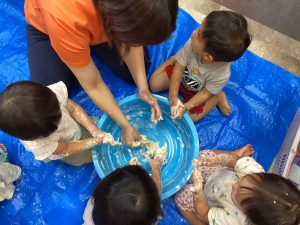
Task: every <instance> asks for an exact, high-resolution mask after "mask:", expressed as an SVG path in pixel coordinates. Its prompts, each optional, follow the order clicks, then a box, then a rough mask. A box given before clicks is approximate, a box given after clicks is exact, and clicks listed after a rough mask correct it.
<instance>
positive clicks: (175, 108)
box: [171, 99, 184, 120]
mask: <svg viewBox="0 0 300 225" xmlns="http://www.w3.org/2000/svg"><path fill="white" fill-rule="evenodd" d="M180 108H184V105H183V103H182V102H181V101H180V99H177V103H176V105H175V106H171V118H172V119H173V120H175V119H177V118H179V117H181V115H180V113H179V109H180Z"/></svg>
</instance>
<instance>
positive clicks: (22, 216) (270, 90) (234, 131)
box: [0, 0, 300, 225]
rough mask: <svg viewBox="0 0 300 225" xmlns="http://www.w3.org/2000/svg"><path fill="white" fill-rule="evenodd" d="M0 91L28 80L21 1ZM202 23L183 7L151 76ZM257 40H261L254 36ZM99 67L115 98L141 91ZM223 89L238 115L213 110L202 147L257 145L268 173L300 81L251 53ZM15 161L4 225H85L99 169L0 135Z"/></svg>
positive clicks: (4, 52)
mask: <svg viewBox="0 0 300 225" xmlns="http://www.w3.org/2000/svg"><path fill="white" fill-rule="evenodd" d="M0 15H1V17H0V52H1V54H0V76H1V81H0V90H1V91H2V90H3V89H4V88H5V87H6V86H7V85H8V84H10V83H12V82H15V81H19V80H27V79H29V71H28V64H27V50H26V35H25V20H24V17H23V2H22V1H17V0H2V1H0ZM197 26H198V24H197V23H196V22H195V21H194V20H193V19H192V18H191V17H190V16H189V15H188V14H187V13H186V12H184V11H183V10H180V12H179V15H178V23H177V30H176V32H174V34H173V35H172V38H171V39H170V40H168V41H166V42H165V43H163V44H161V45H158V46H150V47H149V50H150V55H151V60H152V65H151V67H150V70H149V73H148V75H149V74H151V72H153V70H154V69H155V68H156V67H157V66H158V65H159V64H161V63H162V62H163V61H164V60H166V59H167V58H168V57H169V56H171V55H173V54H174V53H175V52H176V51H178V49H180V48H181V47H182V46H183V45H184V43H185V41H186V40H187V39H188V38H189V36H190V34H191V32H192V31H193V30H194V29H196V27H197ZM254 38H255V37H254ZM97 63H98V66H99V65H100V72H101V74H102V75H103V78H104V80H105V82H106V83H107V84H108V86H109V87H110V89H111V91H112V93H113V94H114V96H115V97H116V99H118V100H119V99H122V98H123V97H124V96H127V95H131V94H133V93H136V88H135V87H134V86H130V85H128V84H126V83H125V82H123V81H122V80H120V79H119V78H117V77H116V76H115V75H114V74H112V72H110V70H109V69H108V68H107V67H105V66H103V65H101V62H97ZM231 70H232V75H231V79H230V82H229V83H228V85H227V86H226V88H225V92H226V94H227V96H228V100H229V103H230V106H231V107H232V114H231V115H230V116H229V117H224V116H222V115H221V114H220V112H219V111H218V110H217V109H214V110H213V111H212V112H211V113H209V114H208V115H207V116H206V117H205V118H204V119H203V120H201V121H200V122H198V123H197V124H196V127H197V131H198V134H199V141H200V148H201V149H207V148H210V149H228V150H233V149H235V148H237V147H240V146H242V145H244V144H246V143H251V144H252V145H253V146H254V148H255V150H256V153H255V155H254V157H255V159H256V160H257V161H258V162H259V163H261V164H262V165H263V166H264V168H265V169H268V168H269V166H270V164H271V162H272V160H273V158H274V157H275V155H276V153H277V152H278V150H279V148H280V146H281V144H282V141H283V139H284V136H285V133H286V131H287V128H288V126H289V124H290V122H291V120H292V119H293V116H294V114H295V112H296V109H297V108H298V107H299V106H300V79H299V78H297V77H295V76H293V75H292V74H290V73H289V72H287V71H285V70H283V69H281V68H280V67H278V66H276V65H274V64H272V63H270V62H268V61H266V60H264V59H261V58H259V57H257V56H256V55H254V54H252V53H251V52H249V51H247V52H246V53H245V54H244V56H243V57H242V58H241V59H239V60H238V61H236V62H234V63H232V66H231ZM71 97H72V98H73V99H75V101H77V102H78V103H79V104H80V105H81V106H82V107H83V108H84V109H85V110H86V111H87V112H88V113H89V114H90V115H94V116H97V117H101V115H102V112H101V111H100V110H99V109H97V107H96V106H95V105H94V104H93V103H92V102H91V100H90V99H89V98H88V97H87V95H86V94H85V93H84V92H83V91H82V89H81V88H80V87H78V88H77V89H76V90H75V91H74V92H73V93H71ZM0 143H4V144H6V146H7V147H8V151H9V157H10V159H11V161H12V163H14V164H16V165H19V166H20V167H21V168H22V175H21V178H20V179H19V180H18V181H17V182H16V192H15V195H14V197H13V199H12V200H10V201H4V202H1V203H0V224H1V225H6V224H22V225H26V224H47V225H48V224H61V225H64V224H70V225H71V224H72V225H74V224H81V223H82V214H83V210H84V207H85V204H86V201H87V199H88V198H89V196H90V195H91V193H92V190H93V188H94V187H95V185H96V184H97V182H99V177H98V175H97V173H96V171H95V170H94V166H93V165H92V164H91V165H87V166H82V167H72V166H69V165H67V164H64V163H60V162H51V163H48V164H45V163H43V162H39V161H36V160H34V157H33V155H32V154H31V153H29V152H27V151H25V150H24V148H23V147H22V145H21V144H20V143H19V141H18V140H16V139H14V138H12V137H10V136H8V135H6V134H4V133H3V132H0ZM163 206H164V212H165V216H164V218H163V219H162V220H161V222H160V224H175V225H176V224H178V225H179V224H188V223H187V222H186V221H185V219H184V218H183V217H182V216H181V215H180V213H179V211H178V210H177V209H176V207H175V205H174V200H173V198H169V199H166V200H165V201H163Z"/></svg>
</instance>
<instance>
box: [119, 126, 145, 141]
mask: <svg viewBox="0 0 300 225" xmlns="http://www.w3.org/2000/svg"><path fill="white" fill-rule="evenodd" d="M122 138H123V142H124V144H125V145H128V146H131V145H132V144H133V142H134V141H140V140H141V139H142V137H141V136H140V135H139V134H138V132H137V131H136V129H135V128H134V127H133V126H132V125H131V124H130V125H129V126H126V127H123V128H122Z"/></svg>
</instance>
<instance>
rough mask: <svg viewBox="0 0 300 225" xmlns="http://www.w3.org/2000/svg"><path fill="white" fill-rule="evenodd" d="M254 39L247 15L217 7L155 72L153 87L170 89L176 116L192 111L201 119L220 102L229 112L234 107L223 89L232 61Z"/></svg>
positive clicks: (195, 116)
mask: <svg viewBox="0 0 300 225" xmlns="http://www.w3.org/2000/svg"><path fill="white" fill-rule="evenodd" d="M250 42H251V39H250V35H249V33H248V24H247V21H246V19H245V18H244V17H243V16H241V15H239V14H237V13H235V12H230V11H213V12H211V13H210V14H209V15H208V16H207V17H206V18H204V20H203V21H202V23H201V26H200V27H199V28H198V29H197V30H195V31H194V32H193V33H192V36H191V38H190V39H189V40H188V41H187V43H186V44H185V46H184V47H183V48H182V49H181V50H180V51H179V52H178V53H177V54H176V55H175V56H173V57H171V58H170V59H168V60H167V61H166V62H165V63H163V64H162V65H161V66H160V67H159V68H158V69H157V70H156V71H155V72H154V73H153V74H152V76H151V78H150V81H149V83H150V87H151V89H152V91H154V92H158V91H163V90H167V89H169V97H170V105H171V117H172V118H173V119H176V118H178V117H182V115H183V114H184V113H185V112H186V111H189V114H190V116H191V118H192V119H193V121H198V120H200V119H201V118H202V117H204V116H205V115H206V114H207V113H208V112H209V111H210V110H211V109H212V108H213V107H214V106H216V105H217V106H218V107H219V109H220V110H221V112H222V113H223V114H224V115H226V116H228V115H229V114H230V112H231V109H230V107H229V104H228V102H227V99H226V95H225V94H224V93H223V92H221V91H222V89H223V87H224V86H225V85H226V84H227V82H228V80H229V78H230V62H232V61H234V60H237V59H238V58H240V57H241V56H242V54H243V53H244V52H245V50H246V49H247V48H248V46H249V44H250ZM178 91H179V92H180V93H181V94H182V95H183V96H184V98H185V100H186V102H185V103H184V104H183V103H182V102H181V101H180V100H179V99H178Z"/></svg>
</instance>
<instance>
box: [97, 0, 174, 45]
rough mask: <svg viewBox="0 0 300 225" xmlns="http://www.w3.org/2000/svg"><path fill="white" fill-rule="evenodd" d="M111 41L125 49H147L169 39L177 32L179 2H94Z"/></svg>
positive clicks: (105, 0)
mask: <svg viewBox="0 0 300 225" xmlns="http://www.w3.org/2000/svg"><path fill="white" fill-rule="evenodd" d="M93 1H94V5H95V8H96V10H97V12H98V14H99V15H100V17H101V20H102V23H103V26H104V29H105V32H106V34H107V35H108V37H109V38H111V39H112V41H113V42H114V44H115V45H116V47H117V48H118V49H119V50H120V48H121V46H122V45H124V46H126V48H128V47H131V46H146V45H150V44H159V43H161V42H162V41H164V40H166V39H168V38H169V37H170V35H171V33H172V32H173V31H174V30H175V28H176V17H177V13H178V0H93Z"/></svg>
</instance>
